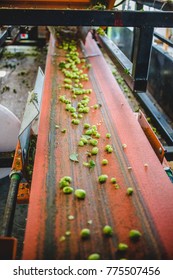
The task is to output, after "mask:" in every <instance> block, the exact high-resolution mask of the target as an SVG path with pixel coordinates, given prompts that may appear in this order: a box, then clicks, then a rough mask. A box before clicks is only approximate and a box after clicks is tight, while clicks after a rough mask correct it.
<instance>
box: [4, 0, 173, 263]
mask: <svg viewBox="0 0 173 280" xmlns="http://www.w3.org/2000/svg"><path fill="white" fill-rule="evenodd" d="M33 2H34V4H33ZM48 2H49V3H48ZM0 4H1V7H0V23H1V24H2V23H3V24H5V25H14V24H15V25H33V26H38V25H47V26H91V27H92V28H91V29H92V31H89V32H88V35H87V37H86V39H85V44H84V43H83V41H82V40H81V39H80V37H77V38H76V36H74V37H73V38H71V40H69V37H68V38H64V37H62V36H60V37H59V35H57V34H56V35H57V37H56V36H53V35H51V36H50V41H49V48H48V53H47V61H46V69H45V76H44V87H43V93H42V98H41V97H40V96H41V95H39V94H38V95H37V96H35V95H31V96H29V99H28V100H30V101H32V102H28V104H29V105H28V106H31V103H33V104H35V105H34V106H35V107H37V104H39V106H38V107H39V108H40V119H39V130H38V138H37V145H36V154H35V161H34V170H33V175H32V181H31V190H29V193H30V194H29V197H28V201H29V207H28V216H27V223H26V230H25V238H24V246H23V253H22V259H24V260H26V259H30V260H33V259H45V260H50V259H51V260H52V259H70V260H76V259H89V258H90V256H91V255H92V254H94V253H97V256H98V258H100V259H122V258H126V259H172V258H173V242H172V241H173V227H172V224H173V201H172V196H173V184H172V182H171V180H172V173H171V169H170V167H169V164H168V162H167V160H166V158H165V148H164V147H163V145H162V144H161V142H160V141H159V140H158V138H157V137H156V135H155V133H154V132H153V130H152V128H151V126H150V125H149V123H148V122H147V119H146V117H145V115H144V114H143V112H142V111H139V112H138V113H134V112H133V111H132V109H131V107H130V106H129V104H128V102H127V99H126V98H125V96H124V94H123V91H122V88H120V86H119V85H118V83H117V81H116V79H115V78H114V76H113V74H112V72H111V70H110V67H109V66H108V63H107V62H106V60H105V57H104V55H103V52H102V49H100V47H99V46H100V45H101V46H106V48H107V49H109V52H111V56H112V57H113V60H115V53H118V54H119V55H120V56H121V60H120V59H118V60H117V61H118V62H117V65H118V64H119V65H120V71H121V73H122V75H123V77H124V79H125V80H126V82H127V84H128V85H129V86H130V87H131V88H132V90H133V91H134V93H135V94H136V95H138V96H141V97H142V98H143V99H145V98H147V97H146V96H147V95H146V92H145V91H146V86H147V79H148V64H149V61H150V53H151V46H152V38H153V31H154V27H155V26H157V27H170V26H172V25H173V13H172V12H167V11H162V12H160V11H154V12H141V11H136V10H135V11H117V10H114V9H112V8H113V5H114V1H104V2H103V3H102V5H99V9H98V10H96V8H92V3H91V2H89V1H79V2H76V1H69V2H68V3H67V2H66V1H0ZM94 4H95V3H94ZM88 6H89V7H91V9H86V8H87V7H88ZM103 6H105V7H104V8H103ZM66 8H68V9H66ZM69 8H70V9H69ZM105 8H106V9H107V10H105ZM98 26H120V27H122V26H132V27H135V35H136V37H135V42H136V45H135V49H134V57H133V62H132V63H130V62H129V61H128V60H127V59H126V58H125V57H124V56H123V55H122V53H121V52H120V51H119V50H118V49H117V48H116V46H115V45H114V44H113V43H112V42H111V41H110V40H109V39H108V37H107V36H106V35H105V34H104V31H103V30H102V29H101V31H100V29H99V28H98ZM95 27H97V28H95ZM146 38H147V40H146ZM120 56H119V57H120ZM144 58H145V59H144ZM124 70H126V71H124ZM42 80H43V75H42ZM40 87H41V86H40ZM37 88H38V87H37ZM35 92H38V91H37V90H34V92H33V93H34V94H35ZM38 97H39V98H38ZM41 99H42V101H41ZM38 100H39V101H38ZM32 110H33V109H32ZM32 110H31V111H32ZM31 111H30V112H31ZM29 115H30V114H29ZM26 119H27V118H26ZM29 123H30V122H29ZM25 127H28V126H27V125H26V124H25ZM24 131H25V129H24ZM171 133H172V131H170V133H168V134H169V140H170V143H171V139H172V134H171ZM19 134H20V133H19ZM26 134H27V137H26V136H25V137H24V138H23V139H22V140H21V139H20V138H19V143H18V145H17V148H16V154H15V156H14V159H13V166H12V173H11V179H12V182H11V189H12V192H13V196H12V197H13V199H12V200H13V201H12V204H13V207H11V206H10V205H11V203H10V200H11V199H10V198H9V196H10V195H9V196H8V198H9V200H8V202H9V205H7V207H6V212H5V219H4V224H3V234H2V233H1V238H0V244H1V245H0V247H1V248H2V247H3V252H8V253H7V254H6V255H5V257H4V256H3V254H2V256H1V258H7V259H8V258H9V259H14V258H15V251H16V247H17V241H16V239H15V238H14V237H11V227H12V219H13V214H14V209H15V201H16V197H17V192H18V191H19V190H20V189H18V185H19V183H20V182H22V181H21V180H22V176H23V174H24V169H25V168H24V167H25V166H24V165H23V163H24V162H25V163H26V162H27V159H26V158H27V157H26V150H27V149H26V147H27V144H26V143H27V139H28V138H29V137H30V129H29V130H27V133H26ZM28 135H29V136H28ZM170 146H171V145H170ZM24 159H25V161H24ZM16 160H17V164H16ZM168 175H169V176H168ZM22 187H23V188H24V189H25V191H24V193H25V194H26V192H27V191H26V190H27V186H25V184H24V183H22ZM25 187H26V188H25ZM14 190H15V191H14ZM20 191H21V190H20ZM18 195H19V193H18ZM10 197H11V196H10ZM25 198H26V196H25ZM23 203H26V200H25V201H24V200H23ZM10 209H11V210H10ZM4 229H5V230H4Z"/></svg>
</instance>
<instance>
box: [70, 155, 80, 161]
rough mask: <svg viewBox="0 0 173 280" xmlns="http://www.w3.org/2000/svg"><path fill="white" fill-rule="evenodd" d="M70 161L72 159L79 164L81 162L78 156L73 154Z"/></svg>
mask: <svg viewBox="0 0 173 280" xmlns="http://www.w3.org/2000/svg"><path fill="white" fill-rule="evenodd" d="M70 159H71V160H72V161H75V162H79V161H78V154H71V155H70Z"/></svg>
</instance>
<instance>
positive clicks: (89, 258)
mask: <svg viewBox="0 0 173 280" xmlns="http://www.w3.org/2000/svg"><path fill="white" fill-rule="evenodd" d="M88 260H100V254H98V253H93V254H91V255H89V256H88Z"/></svg>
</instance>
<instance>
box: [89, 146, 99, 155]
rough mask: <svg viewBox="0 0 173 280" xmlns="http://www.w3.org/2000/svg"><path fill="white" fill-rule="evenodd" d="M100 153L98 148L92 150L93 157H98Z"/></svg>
mask: <svg viewBox="0 0 173 280" xmlns="http://www.w3.org/2000/svg"><path fill="white" fill-rule="evenodd" d="M98 151H99V149H98V148H97V147H94V148H92V150H91V155H97V154H98Z"/></svg>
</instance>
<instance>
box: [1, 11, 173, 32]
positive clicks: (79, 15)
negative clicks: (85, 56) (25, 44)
mask: <svg viewBox="0 0 173 280" xmlns="http://www.w3.org/2000/svg"><path fill="white" fill-rule="evenodd" d="M81 19H82V20H81ZM0 24H3V25H32V26H42V25H43V26H44V25H58V26H69V25H71V26H81V25H84V26H120V27H126V26H134V27H141V28H145V27H151V28H152V27H173V13H172V12H160V11H157V12H141V11H95V10H56V9H49V10H48V9H47V10H46V9H19V8H2V7H1V8H0Z"/></svg>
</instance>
